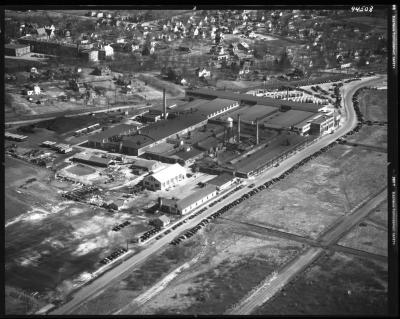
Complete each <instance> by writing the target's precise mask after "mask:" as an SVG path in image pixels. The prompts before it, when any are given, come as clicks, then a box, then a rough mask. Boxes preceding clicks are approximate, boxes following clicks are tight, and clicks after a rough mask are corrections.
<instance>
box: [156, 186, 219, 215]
mask: <svg viewBox="0 0 400 319" xmlns="http://www.w3.org/2000/svg"><path fill="white" fill-rule="evenodd" d="M216 195H217V190H216V188H215V186H214V185H206V186H205V187H203V188H201V189H199V190H197V191H196V192H195V193H193V194H191V195H189V196H187V197H185V198H183V199H178V198H170V199H169V198H160V199H159V201H160V202H159V205H160V209H162V210H164V211H166V212H168V213H171V214H179V215H185V214H187V213H189V212H190V211H192V210H193V209H196V208H197V207H199V206H200V205H202V204H203V203H205V202H207V201H209V200H210V199H211V198H213V197H215V196H216Z"/></svg>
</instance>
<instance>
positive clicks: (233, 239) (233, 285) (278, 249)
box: [126, 220, 303, 315]
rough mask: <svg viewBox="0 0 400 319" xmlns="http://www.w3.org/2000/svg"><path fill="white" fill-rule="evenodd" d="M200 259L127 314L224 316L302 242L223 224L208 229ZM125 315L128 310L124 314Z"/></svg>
mask: <svg viewBox="0 0 400 319" xmlns="http://www.w3.org/2000/svg"><path fill="white" fill-rule="evenodd" d="M196 237H203V238H204V240H203V243H206V246H204V248H205V251H204V255H203V257H201V258H200V259H199V261H198V262H197V264H195V265H193V266H192V267H191V268H190V269H189V270H188V271H185V272H183V273H182V274H181V275H179V276H178V277H177V278H176V279H174V280H173V281H172V282H171V283H170V284H169V286H168V288H167V289H165V290H164V291H162V292H161V293H160V294H159V295H157V296H156V297H155V298H153V299H152V300H151V301H149V302H148V303H146V304H145V305H144V306H143V307H142V308H140V309H138V310H137V311H135V310H134V309H132V312H130V313H132V314H178V313H179V314H197V315H215V314H223V313H224V312H225V311H226V310H227V309H228V308H229V307H230V306H231V305H232V304H234V303H235V302H238V301H239V300H240V299H241V298H242V297H243V296H244V295H246V294H247V293H248V292H249V291H250V290H251V289H252V288H253V287H254V286H256V285H258V284H259V283H260V282H261V281H262V280H263V279H264V278H265V277H267V276H268V275H269V274H271V273H272V272H273V271H274V270H277V269H278V268H279V267H280V266H281V265H282V264H284V263H286V262H287V261H288V260H290V259H291V258H293V257H294V256H295V255H297V254H298V253H299V251H300V250H302V249H303V246H302V244H299V243H296V242H293V241H290V240H286V239H280V238H276V237H271V236H268V235H267V234H265V233H264V234H259V233H256V232H253V231H252V229H251V227H248V226H245V225H239V224H237V223H232V222H230V221H226V220H219V221H218V222H217V223H216V224H211V225H209V226H208V227H207V228H206V229H205V231H204V232H201V233H200V234H197V235H196V236H194V238H192V239H190V240H189V242H190V241H193V240H196ZM126 313H128V312H126Z"/></svg>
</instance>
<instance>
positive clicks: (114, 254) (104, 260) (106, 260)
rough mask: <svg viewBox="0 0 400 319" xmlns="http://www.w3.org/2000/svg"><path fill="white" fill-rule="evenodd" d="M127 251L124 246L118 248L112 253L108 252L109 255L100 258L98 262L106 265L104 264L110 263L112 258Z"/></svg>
mask: <svg viewBox="0 0 400 319" xmlns="http://www.w3.org/2000/svg"><path fill="white" fill-rule="evenodd" d="M127 251H128V249H126V248H121V249H118V250H116V251H114V252H113V253H112V254H110V255H109V256H107V257H106V258H104V259H102V260H100V263H101V264H103V265H106V264H108V263H110V262H111V261H113V260H114V259H116V258H118V257H119V256H121V255H123V254H125V253H126V252H127Z"/></svg>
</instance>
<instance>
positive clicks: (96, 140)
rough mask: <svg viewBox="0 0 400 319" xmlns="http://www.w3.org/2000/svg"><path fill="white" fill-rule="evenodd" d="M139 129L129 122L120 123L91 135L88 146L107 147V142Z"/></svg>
mask: <svg viewBox="0 0 400 319" xmlns="http://www.w3.org/2000/svg"><path fill="white" fill-rule="evenodd" d="M136 130H137V126H135V125H128V124H120V125H117V126H114V127H112V128H109V129H107V130H104V131H102V132H99V133H97V134H94V135H91V136H89V140H88V146H89V147H94V148H101V149H102V148H106V147H105V144H106V143H107V142H110V141H112V140H113V139H114V138H116V139H117V137H120V136H123V135H128V134H131V133H133V132H135V131H136Z"/></svg>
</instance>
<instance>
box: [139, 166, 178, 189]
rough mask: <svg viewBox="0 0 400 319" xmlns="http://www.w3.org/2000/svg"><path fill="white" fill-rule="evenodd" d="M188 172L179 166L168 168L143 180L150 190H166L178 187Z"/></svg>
mask: <svg viewBox="0 0 400 319" xmlns="http://www.w3.org/2000/svg"><path fill="white" fill-rule="evenodd" d="M185 175H186V170H185V169H184V168H183V167H182V166H181V165H179V164H173V165H170V166H167V167H165V168H163V169H161V170H158V171H156V172H154V173H153V174H150V175H147V176H146V177H145V178H144V179H143V185H144V187H145V188H147V189H150V190H154V191H155V190H165V189H166V188H168V187H171V186H174V185H177V184H178V183H179V182H180V181H182V180H183V179H184V178H185Z"/></svg>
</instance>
